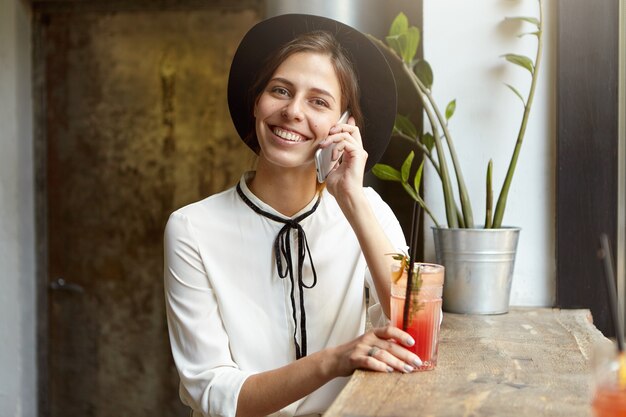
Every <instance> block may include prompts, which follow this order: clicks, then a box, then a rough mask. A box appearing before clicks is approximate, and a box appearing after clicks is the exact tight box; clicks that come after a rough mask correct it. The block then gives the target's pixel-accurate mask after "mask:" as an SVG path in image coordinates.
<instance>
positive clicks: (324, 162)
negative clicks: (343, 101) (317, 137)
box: [315, 110, 350, 182]
mask: <svg viewBox="0 0 626 417" xmlns="http://www.w3.org/2000/svg"><path fill="white" fill-rule="evenodd" d="M349 117H350V112H349V111H348V110H346V111H345V112H343V114H342V115H341V117H340V118H339V121H338V122H337V124H342V123H346V122H347V121H348V118H349ZM336 146H337V144H336V143H333V144H332V145H330V146H327V147H325V148H319V149H318V150H317V151H315V169H316V170H317V181H318V182H324V181H326V177H328V174H330V171H331V170H332V169H333V167H334V166H335V164H336V163H337V162H338V161H339V158H337V159H336V160H334V161H333V151H334V150H335V147H336Z"/></svg>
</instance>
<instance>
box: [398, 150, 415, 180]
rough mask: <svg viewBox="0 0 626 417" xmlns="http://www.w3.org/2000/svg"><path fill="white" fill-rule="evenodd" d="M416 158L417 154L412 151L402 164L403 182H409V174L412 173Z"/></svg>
mask: <svg viewBox="0 0 626 417" xmlns="http://www.w3.org/2000/svg"><path fill="white" fill-rule="evenodd" d="M414 157H415V152H413V151H411V153H409V155H408V156H407V157H406V159H405V160H404V162H403V163H402V171H401V172H402V182H403V183H405V182H408V181H409V174H410V173H411V165H413V158H414Z"/></svg>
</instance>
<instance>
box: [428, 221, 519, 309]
mask: <svg viewBox="0 0 626 417" xmlns="http://www.w3.org/2000/svg"><path fill="white" fill-rule="evenodd" d="M519 232H520V228H518V227H506V228H502V229H445V228H437V227H433V235H434V238H435V253H436V255H437V263H439V264H441V265H443V266H445V268H446V271H445V280H444V286H443V309H444V311H447V312H450V313H463V314H503V313H507V312H508V311H509V299H510V297H511V282H512V281H513V267H514V265H515V254H516V252H517V242H518V240H519Z"/></svg>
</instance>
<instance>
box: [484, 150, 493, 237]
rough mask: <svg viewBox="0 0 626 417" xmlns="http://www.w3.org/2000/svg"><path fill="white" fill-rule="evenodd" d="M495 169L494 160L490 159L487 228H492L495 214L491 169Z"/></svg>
mask: <svg viewBox="0 0 626 417" xmlns="http://www.w3.org/2000/svg"><path fill="white" fill-rule="evenodd" d="M492 170H493V161H492V160H491V159H490V160H489V164H487V191H486V194H487V201H486V203H485V229H491V225H492V220H493V219H492V215H493V212H492V211H493V187H492V186H491V171H492Z"/></svg>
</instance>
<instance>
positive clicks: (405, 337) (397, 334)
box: [372, 326, 415, 347]
mask: <svg viewBox="0 0 626 417" xmlns="http://www.w3.org/2000/svg"><path fill="white" fill-rule="evenodd" d="M372 331H373V333H374V335H376V337H378V338H380V339H385V340H388V339H394V340H396V341H397V342H399V343H400V344H402V345H404V346H407V347H411V346H413V345H414V344H415V340H414V339H413V338H412V337H411V335H410V334H408V333H407V332H405V331H403V330H402V329H399V328H397V327H395V326H384V327H377V328H374V329H372Z"/></svg>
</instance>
